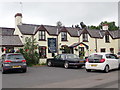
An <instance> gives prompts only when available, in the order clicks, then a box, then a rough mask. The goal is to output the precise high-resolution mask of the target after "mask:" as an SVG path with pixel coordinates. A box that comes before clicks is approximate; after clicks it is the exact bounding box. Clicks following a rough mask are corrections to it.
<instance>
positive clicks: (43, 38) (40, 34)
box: [39, 31, 46, 41]
mask: <svg viewBox="0 0 120 90" xmlns="http://www.w3.org/2000/svg"><path fill="white" fill-rule="evenodd" d="M45 36H46V35H45V31H39V41H45V40H46V37H45Z"/></svg>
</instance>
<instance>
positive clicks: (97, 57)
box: [88, 54, 102, 60]
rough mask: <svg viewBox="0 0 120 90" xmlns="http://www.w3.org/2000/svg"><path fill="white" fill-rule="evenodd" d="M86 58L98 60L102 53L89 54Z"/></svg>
mask: <svg viewBox="0 0 120 90" xmlns="http://www.w3.org/2000/svg"><path fill="white" fill-rule="evenodd" d="M88 59H94V60H100V59H102V55H97V54H95V55H90V56H89V57H88Z"/></svg>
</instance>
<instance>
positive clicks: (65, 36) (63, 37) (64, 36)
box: [61, 32, 67, 41]
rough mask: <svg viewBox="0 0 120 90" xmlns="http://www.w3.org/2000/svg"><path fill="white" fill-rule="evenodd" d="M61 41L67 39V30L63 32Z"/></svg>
mask: <svg viewBox="0 0 120 90" xmlns="http://www.w3.org/2000/svg"><path fill="white" fill-rule="evenodd" d="M61 41H67V32H61Z"/></svg>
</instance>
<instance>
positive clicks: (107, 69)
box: [104, 65, 109, 73]
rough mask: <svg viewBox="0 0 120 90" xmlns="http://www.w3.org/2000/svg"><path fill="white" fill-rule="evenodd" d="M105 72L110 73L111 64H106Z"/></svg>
mask: <svg viewBox="0 0 120 90" xmlns="http://www.w3.org/2000/svg"><path fill="white" fill-rule="evenodd" d="M104 72H105V73H108V72H109V66H108V65H106V66H105V69H104Z"/></svg>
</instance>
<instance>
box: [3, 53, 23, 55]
mask: <svg viewBox="0 0 120 90" xmlns="http://www.w3.org/2000/svg"><path fill="white" fill-rule="evenodd" d="M11 54H21V53H5V54H3V55H11Z"/></svg>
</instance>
